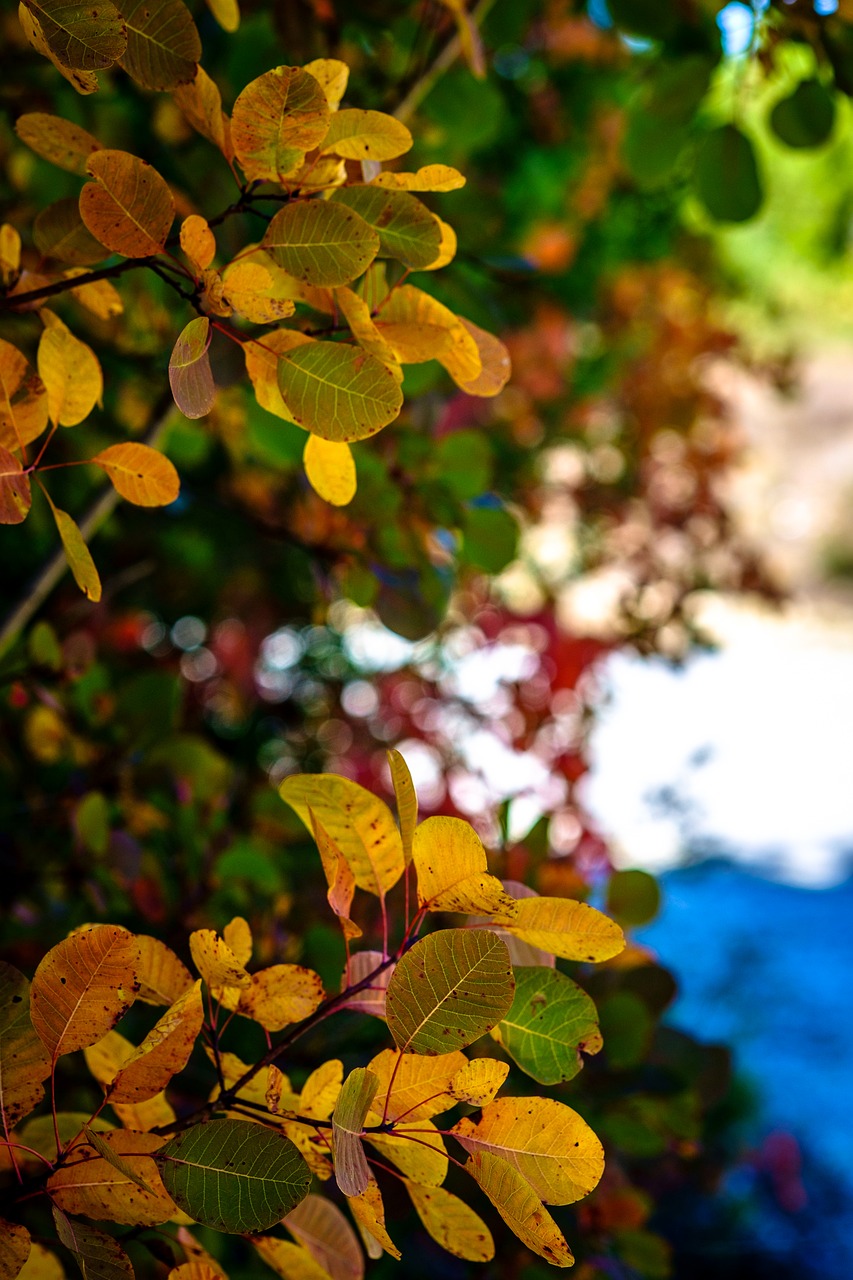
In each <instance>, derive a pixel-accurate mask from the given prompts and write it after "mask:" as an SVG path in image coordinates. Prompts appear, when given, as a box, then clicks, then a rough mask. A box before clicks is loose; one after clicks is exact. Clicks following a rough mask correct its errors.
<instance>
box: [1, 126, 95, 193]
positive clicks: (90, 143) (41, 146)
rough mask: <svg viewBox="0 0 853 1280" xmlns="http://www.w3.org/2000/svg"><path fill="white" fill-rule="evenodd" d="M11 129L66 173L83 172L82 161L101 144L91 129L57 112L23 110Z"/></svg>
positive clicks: (22, 140)
mask: <svg viewBox="0 0 853 1280" xmlns="http://www.w3.org/2000/svg"><path fill="white" fill-rule="evenodd" d="M15 132H16V133H17V135H18V137H19V138H20V139H21V142H25V143H26V144H27V146H28V147H30V148H31V149H32V150H33V151H35V153H36V154H37V155H40V156H41V157H42V158H43V159H44V160H49V161H50V163H51V164H55V165H57V166H58V168H60V169H67V170H68V172H69V173H78V174H80V176H81V177H85V176H86V161H87V160H88V159H89V156H90V155H91V154H92V152H93V151H100V149H101V144H100V142H98V140H97V138H93V137H92V135H91V133H87V132H86V130H85V129H81V128H80V126H79V125H78V124H72V123H71V121H70V120H63V119H62V117H61V116H52V115H49V114H48V113H47V112H46V111H27V112H25V113H24V115H22V116H18V119H17V120H16V121H15Z"/></svg>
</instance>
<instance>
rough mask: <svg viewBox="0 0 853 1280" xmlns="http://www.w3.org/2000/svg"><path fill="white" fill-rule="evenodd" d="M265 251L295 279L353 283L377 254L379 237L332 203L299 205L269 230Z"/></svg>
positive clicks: (288, 206)
mask: <svg viewBox="0 0 853 1280" xmlns="http://www.w3.org/2000/svg"><path fill="white" fill-rule="evenodd" d="M261 243H262V244H263V246H264V248H265V249H266V250H267V251H268V252H269V253H270V255H271V256H272V258H273V259H274V260H275V261H276V262H277V263H278V264H279V266H281V267H284V269H285V271H287V272H288V273H289V274H290V275H292V276H295V277H296V279H297V280H304V281H306V282H307V283H308V284H314V285H332V286H334V285H341V284H349V282H350V280H355V278H356V276H360V275H361V274H362V272H363V271H365V270H366V269H367V267H369V266H370V264H371V262H372V261H373V259H374V258H375V257H376V255H377V253H378V252H379V244H380V241H379V235H378V234H377V232H376V231H375V230H374V229H373V227H370V226H368V225H367V223H366V222H365V221H364V219H363V218H361V217H360V216H359V214H358V213H357V212H353V211H352V210H351V209H345V208H344V207H343V206H342V205H340V204H338V203H336V202H334V201H329V200H322V201H321V200H296V201H294V202H293V203H291V204H286V205H285V206H284V208H283V209H280V210H279V211H278V213H277V214H276V215H275V217H274V218H273V220H272V222H271V223H270V224H269V226H268V227H267V229H266V231H265V233H264V238H263V241H262V242H261Z"/></svg>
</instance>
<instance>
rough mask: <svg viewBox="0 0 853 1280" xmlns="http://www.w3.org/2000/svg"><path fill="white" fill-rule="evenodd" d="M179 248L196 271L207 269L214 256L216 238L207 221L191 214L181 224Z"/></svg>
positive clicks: (195, 214)
mask: <svg viewBox="0 0 853 1280" xmlns="http://www.w3.org/2000/svg"><path fill="white" fill-rule="evenodd" d="M180 239H181V248H182V249H183V251H184V253H185V254H186V255H187V257H188V258H189V260H190V262H191V263H192V265H193V266H194V267H195V268H196V270H197V271H199V272H202V271H204V269H205V267H209V266H210V264H211V262H212V261H213V259H214V256H215V254H216V237H215V236H214V234H213V232H212V231H211V229H210V227H209V226H208V224H207V219H206V218H202V217H201V216H200V215H199V214H197V213H191V214H190V216H189V217H188V218H184V220H183V222H182V223H181V232H180Z"/></svg>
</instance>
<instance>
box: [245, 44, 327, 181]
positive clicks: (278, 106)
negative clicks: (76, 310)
mask: <svg viewBox="0 0 853 1280" xmlns="http://www.w3.org/2000/svg"><path fill="white" fill-rule="evenodd" d="M328 121H329V104H328V102H327V101H326V95H325V94H324V92H323V90H322V88H321V86H320V85H319V84H318V83H317V81H316V80H315V79H314V77H313V76H312V75H310V74H309V73H308V72H307V71H303V70H302V69H301V68H300V67H275V68H273V70H272V71H267V72H265V73H264V75H262V76H258V78H257V79H256V80H252V81H251V83H249V84H247V85H246V87H245V89H243V90H242V92H241V93H240V94H239V96H238V98H237V101H236V102H235V103H234V109H233V111H232V113H231V137H232V141H233V144H234V152H235V154H236V156H237V159H238V160H239V161H240V165H241V166H242V169H243V172H244V173H245V175H246V177H247V178H248V179H249V180H250V181H255V180H260V181H266V182H281V181H282V180H283V179H284V178H286V177H287V175H288V174H290V173H292V172H293V170H294V169H296V168H298V167H299V165H300V164H301V163H302V157H303V156H304V154H305V152H306V151H310V150H312V148H313V147H316V146H317V144H318V143H319V142H321V141H322V139H323V138H324V137H325V135H326V130H327V126H328Z"/></svg>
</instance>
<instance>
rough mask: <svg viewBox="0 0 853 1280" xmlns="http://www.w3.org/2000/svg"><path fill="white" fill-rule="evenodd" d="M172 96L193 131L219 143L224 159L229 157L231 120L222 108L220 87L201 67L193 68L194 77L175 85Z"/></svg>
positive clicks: (231, 156) (216, 144)
mask: <svg viewBox="0 0 853 1280" xmlns="http://www.w3.org/2000/svg"><path fill="white" fill-rule="evenodd" d="M172 97H173V98H174V100H175V102H176V103H177V105H178V107H179V108H180V110H181V111H182V112H183V113H184V115H185V116H186V118H187V120H189V122H190V124H191V125H192V127H193V128H194V129H195V130H196V132H197V133H200V134H201V136H202V137H203V138H207V140H208V142H212V143H213V145H214V146H215V147H218V148H219V150H220V151H221V152H222V154H223V155H224V156H225V158H226V160H232V159H233V158H234V148H233V146H232V143H231V122H230V120H229V119H228V117H227V115H226V114H225V112H224V111H223V110H222V96H221V94H220V92H219V89H218V88H217V86H216V84H215V83H214V81H213V80H211V78H210V76H209V75H208V74H207V72H206V71H205V69H204V67H197V68H196V73H195V78H194V79H193V80H191V81H189V82H188V83H187V84H180V85H177V86H176V88H174V89H173V90H172Z"/></svg>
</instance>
